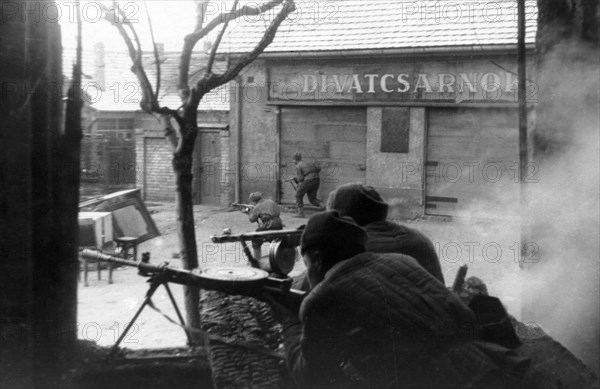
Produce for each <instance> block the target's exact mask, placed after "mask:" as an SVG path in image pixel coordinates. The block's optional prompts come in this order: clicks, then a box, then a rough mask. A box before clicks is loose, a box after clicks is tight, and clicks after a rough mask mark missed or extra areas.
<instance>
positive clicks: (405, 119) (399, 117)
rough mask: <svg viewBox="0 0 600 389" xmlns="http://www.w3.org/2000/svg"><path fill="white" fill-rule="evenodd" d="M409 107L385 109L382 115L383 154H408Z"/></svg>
mask: <svg viewBox="0 0 600 389" xmlns="http://www.w3.org/2000/svg"><path fill="white" fill-rule="evenodd" d="M409 127H410V111H409V108H408V107H384V108H382V115H381V152H382V153H408V131H409Z"/></svg>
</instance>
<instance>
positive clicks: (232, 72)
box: [216, 0, 296, 85]
mask: <svg viewBox="0 0 600 389" xmlns="http://www.w3.org/2000/svg"><path fill="white" fill-rule="evenodd" d="M295 10H296V4H295V3H294V0H285V2H284V4H283V8H282V9H281V11H280V12H279V13H278V14H277V16H276V17H275V19H273V21H272V22H271V24H270V25H269V27H268V28H267V30H266V31H265V33H264V35H263V36H262V38H261V40H260V41H259V42H258V44H257V45H256V46H255V47H254V49H253V50H252V51H251V52H249V53H247V54H244V55H243V56H241V57H240V59H239V60H238V61H237V62H236V64H235V65H233V66H230V67H228V69H227V71H226V72H225V73H223V74H221V75H219V76H217V80H216V82H217V84H218V85H223V84H225V83H227V82H229V81H231V80H233V79H234V78H235V77H237V75H238V74H239V73H240V72H241V71H242V69H243V68H244V67H246V66H248V65H249V64H250V63H252V62H253V61H254V60H255V59H256V58H258V56H259V55H260V54H262V52H263V51H264V50H265V49H266V48H267V46H269V45H270V44H271V42H273V39H274V38H275V34H276V33H277V29H278V28H279V26H280V25H281V23H282V22H283V21H284V20H285V19H286V18H287V17H288V15H289V14H290V13H292V12H294V11H295Z"/></svg>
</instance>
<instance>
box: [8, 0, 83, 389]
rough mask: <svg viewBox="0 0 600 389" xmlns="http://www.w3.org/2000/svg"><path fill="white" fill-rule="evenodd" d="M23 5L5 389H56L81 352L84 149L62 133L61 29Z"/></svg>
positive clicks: (16, 45) (14, 68)
mask: <svg viewBox="0 0 600 389" xmlns="http://www.w3.org/2000/svg"><path fill="white" fill-rule="evenodd" d="M37 3H38V6H40V8H39V10H41V9H43V6H44V4H43V3H45V1H40V2H37ZM20 5H21V2H3V3H2V11H3V13H2V19H1V20H0V52H1V55H0V86H1V88H0V92H1V95H0V123H1V124H0V127H1V129H2V130H1V132H0V166H1V170H0V312H1V313H0V335H1V340H0V341H1V344H0V350H1V351H0V353H1V355H0V356H1V359H0V364H1V366H0V371H1V372H2V373H1V374H0V387H3V388H4V387H10V388H19V387H34V386H35V387H44V388H51V387H59V386H60V384H59V380H60V376H61V373H62V372H63V371H64V370H65V369H66V368H67V367H68V365H69V364H70V361H69V356H70V355H71V352H70V351H71V347H73V346H74V343H75V342H74V338H75V331H74V330H73V326H74V323H75V320H76V286H77V257H76V254H77V252H76V247H77V242H76V241H77V238H76V231H77V195H78V187H79V174H78V171H79V165H78V163H79V157H78V152H79V150H78V141H79V140H78V136H77V135H78V131H77V129H75V133H73V132H70V133H69V134H70V135H67V136H65V134H64V130H61V127H62V125H61V123H63V122H64V118H63V117H62V116H63V115H62V114H61V112H62V107H61V104H62V103H61V97H62V96H61V95H62V77H61V74H62V73H61V46H60V41H61V39H60V31H59V25H58V23H50V22H49V21H48V20H46V19H47V18H44V17H43V15H35V14H29V15H24V14H21V13H20V12H18V9H17V11H16V12H11V9H12V10H13V11H14V7H19V6H20ZM11 7H13V8H11ZM34 12H35V9H34ZM73 156H75V157H74V159H72V157H73Z"/></svg>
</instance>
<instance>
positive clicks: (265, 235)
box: [210, 226, 304, 275]
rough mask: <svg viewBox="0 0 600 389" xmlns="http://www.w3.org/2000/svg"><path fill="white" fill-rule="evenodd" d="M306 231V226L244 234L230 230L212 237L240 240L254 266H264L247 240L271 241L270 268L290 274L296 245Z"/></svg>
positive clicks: (226, 240) (220, 240)
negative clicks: (232, 232)
mask: <svg viewBox="0 0 600 389" xmlns="http://www.w3.org/2000/svg"><path fill="white" fill-rule="evenodd" d="M303 231H304V226H301V227H300V228H299V229H297V230H266V231H256V232H244V233H243V234H235V235H234V234H231V233H229V232H227V233H223V234H222V235H211V236H210V239H211V241H212V242H213V243H230V242H240V243H241V244H242V248H243V250H244V254H246V257H247V258H248V262H250V265H252V267H256V268H264V267H265V266H261V264H260V263H259V261H258V258H254V257H253V256H252V253H251V252H250V249H249V248H248V245H247V243H246V242H247V241H255V240H258V241H261V242H271V247H270V248H269V266H270V270H273V271H275V272H276V273H280V274H283V275H286V274H288V273H289V272H290V271H291V270H292V268H293V267H294V262H295V257H296V247H297V246H299V245H300V237H301V236H302V232H303Z"/></svg>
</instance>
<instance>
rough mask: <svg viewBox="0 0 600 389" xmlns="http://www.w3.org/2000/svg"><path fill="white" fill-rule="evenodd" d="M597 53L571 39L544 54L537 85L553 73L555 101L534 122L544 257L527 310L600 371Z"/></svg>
mask: <svg viewBox="0 0 600 389" xmlns="http://www.w3.org/2000/svg"><path fill="white" fill-rule="evenodd" d="M594 52H595V53H596V54H595V55H594ZM595 58H596V59H597V58H598V54H597V51H594V49H590V48H587V47H585V48H584V47H581V45H578V44H577V43H573V42H569V43H567V44H561V45H559V46H557V47H556V48H555V49H554V50H553V52H552V53H551V54H550V55H548V56H546V58H545V61H544V66H543V67H542V68H541V69H540V74H541V75H542V77H541V82H542V83H541V84H540V93H544V90H543V88H544V86H545V85H550V84H549V83H548V81H550V80H552V82H553V83H554V85H553V88H552V90H551V95H550V96H544V97H545V98H550V99H552V103H551V104H546V105H543V106H542V105H540V107H539V108H541V109H539V110H540V112H539V114H540V116H543V120H540V123H538V125H536V129H535V131H536V139H537V146H541V149H543V150H544V151H545V153H543V154H541V153H540V154H541V155H538V158H537V159H538V160H539V167H540V182H539V183H538V184H535V185H531V196H532V201H531V213H530V215H531V222H532V223H531V238H532V239H533V240H534V241H535V242H536V243H537V245H538V246H539V249H540V252H539V263H537V264H532V265H531V266H528V269H527V270H526V271H525V274H524V276H525V277H524V284H523V292H524V294H523V300H524V303H525V304H526V308H525V311H524V313H523V316H524V319H525V320H527V319H531V320H534V321H536V322H538V323H539V324H541V326H542V327H543V328H544V329H545V330H546V331H547V332H549V333H550V335H552V336H553V337H554V338H555V339H557V340H558V341H560V342H561V343H562V344H563V345H564V346H565V347H567V348H568V349H569V350H571V351H572V352H573V353H574V354H576V355H577V356H579V357H580V358H582V359H583V360H584V362H586V363H587V364H588V365H589V366H591V367H592V368H594V369H595V370H596V372H598V365H599V362H600V361H599V351H598V348H599V344H600V337H599V322H600V320H599V315H600V312H599V299H600V298H599V295H600V292H599V284H600V279H599V268H600V266H599V261H600V243H599V239H600V238H599V236H600V227H599V198H600V189H599V188H600V183H599V177H600V172H599V165H600V161H599V155H600V150H599V134H598V128H599V123H598V112H599V101H598V90H599V87H600V81H599V71H598V64H597V63H596V62H595ZM549 77H552V78H551V79H550V78H549ZM548 107H550V108H551V110H549V109H548ZM544 140H547V143H544Z"/></svg>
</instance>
